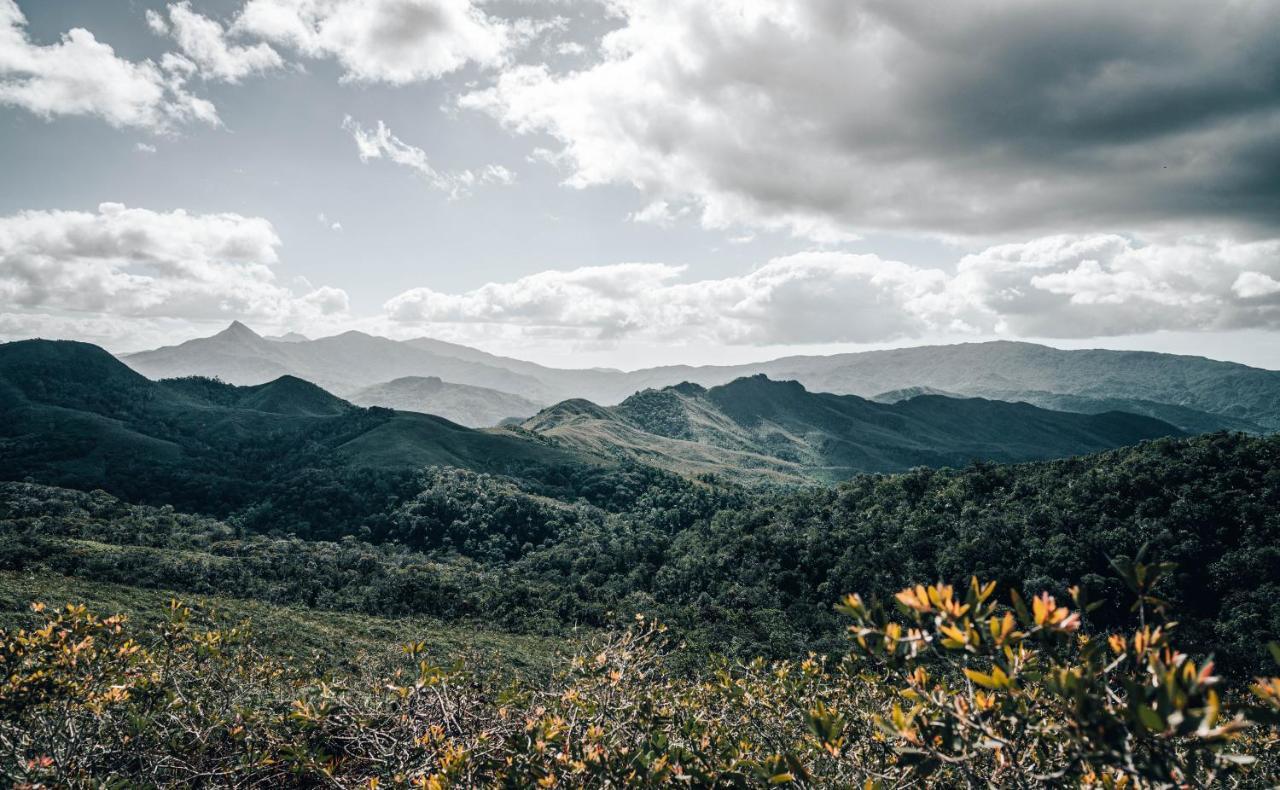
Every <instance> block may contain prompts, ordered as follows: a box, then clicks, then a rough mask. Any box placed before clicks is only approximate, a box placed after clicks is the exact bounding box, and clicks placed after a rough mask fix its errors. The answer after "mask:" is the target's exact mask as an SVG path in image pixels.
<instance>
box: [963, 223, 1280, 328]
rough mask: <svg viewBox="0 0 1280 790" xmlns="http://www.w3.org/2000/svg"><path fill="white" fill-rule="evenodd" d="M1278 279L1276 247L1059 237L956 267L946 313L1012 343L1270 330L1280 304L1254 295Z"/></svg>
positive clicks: (1269, 243) (1279, 316) (994, 250)
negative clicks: (1266, 281) (971, 319)
mask: <svg viewBox="0 0 1280 790" xmlns="http://www.w3.org/2000/svg"><path fill="white" fill-rule="evenodd" d="M1277 274H1280V240H1276V239H1271V240H1266V241H1257V242H1245V243H1241V242H1235V241H1232V240H1230V239H1225V238H1206V237H1202V236H1192V237H1185V238H1180V239H1176V240H1173V241H1167V242H1158V243H1148V244H1143V243H1140V242H1138V241H1135V240H1133V239H1130V238H1126V237H1122V236H1115V235H1108V234H1093V235H1085V236H1063V235H1058V236H1049V237H1045V238H1041V239H1036V240H1034V241H1030V242H1026V243H1022V244H1005V245H999V246H995V247H991V248H989V249H987V250H984V251H982V252H980V253H976V254H973V255H967V256H965V257H964V258H962V259H961V261H960V263H959V265H958V267H957V274H956V276H955V278H954V280H953V282H952V284H951V288H950V299H951V300H952V306H951V308H950V309H954V305H955V304H967V305H971V306H973V307H974V308H975V309H976V310H978V311H979V313H980V314H981V315H982V316H984V317H985V318H984V319H979V320H983V321H984V322H985V323H987V324H989V325H990V326H991V327H992V328H993V329H994V330H995V331H997V332H1001V333H1010V334H1013V335H1015V336H1039V337H1064V338H1065V337H1072V338H1082V337H1098V336H1106V335H1123V334H1134V333H1140V332H1150V331H1156V330H1219V329H1239V328H1273V329H1274V328H1278V327H1280V299H1269V300H1268V299H1266V298H1261V299H1259V298H1258V297H1265V296H1266V294H1264V293H1262V291H1263V290H1265V289H1264V288H1258V287H1257V286H1258V285H1260V284H1262V279H1261V278H1266V277H1269V276H1271V275H1277ZM1242 277H1243V278H1244V279H1243V281H1242V280H1241V278H1242ZM1242 286H1243V287H1242Z"/></svg>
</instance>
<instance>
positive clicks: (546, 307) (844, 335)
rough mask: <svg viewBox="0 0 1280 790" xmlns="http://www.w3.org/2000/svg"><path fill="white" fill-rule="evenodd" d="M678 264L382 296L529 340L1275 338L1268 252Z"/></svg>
mask: <svg viewBox="0 0 1280 790" xmlns="http://www.w3.org/2000/svg"><path fill="white" fill-rule="evenodd" d="M685 273H686V270H685V269H684V268H683V267H677V266H670V265H666V264H658V263H627V264H616V265H611V266H597V267H587V268H581V269H574V270H568V271H547V272H541V273H539V274H534V275H530V276H528V277H523V278H520V279H518V280H514V281H511V282H505V283H489V284H487V285H484V286H482V287H480V288H477V289H475V290H472V291H467V292H465V293H457V294H449V293H441V292H438V291H435V290H432V289H430V288H415V289H412V290H409V291H406V292H404V293H401V294H399V295H397V296H396V297H394V298H392V299H390V300H388V301H387V302H386V304H385V305H384V312H385V315H386V316H387V318H388V319H389V320H390V321H391V322H394V323H396V324H400V325H415V326H416V325H423V326H426V325H434V326H441V327H445V326H450V325H452V326H454V327H458V326H471V327H475V328H476V331H477V332H478V333H479V334H484V333H485V332H488V331H489V328H490V327H502V328H504V329H505V330H506V331H508V332H509V331H510V329H511V328H512V327H516V328H519V330H520V332H522V333H523V334H525V335H526V336H529V337H534V336H544V337H545V336H553V337H558V338H564V339H573V340H579V341H584V342H600V341H603V342H610V343H612V342H616V341H618V340H620V339H622V338H628V339H638V340H643V341H648V342H668V343H679V344H698V343H712V344H721V345H786V344H817V343H870V342H885V341H894V340H903V339H910V338H918V337H924V336H937V335H949V336H955V335H961V336H963V335H966V334H968V335H975V336H977V335H981V336H989V335H1004V336H1011V337H1059V338H1076V337H1095V336H1106V335H1127V334H1135V333H1142V332H1150V331H1155V330H1162V329H1167V330H1216V329H1240V328H1277V327H1280V280H1277V279H1275V277H1277V276H1280V241H1275V240H1272V241H1266V242H1244V243H1237V242H1233V241H1230V240H1226V239H1215V240H1210V239H1205V238H1200V237H1193V238H1184V239H1179V240H1176V241H1173V242H1167V243H1141V242H1138V241H1136V240H1133V239H1129V238H1125V237H1120V236H1112V235H1081V236H1051V237H1044V238H1040V239H1034V240H1032V241H1029V242H1025V243H1021V244H1006V245H998V246H994V247H990V248H988V249H986V250H983V251H981V252H979V253H975V254H972V255H967V256H965V257H964V258H962V259H961V260H960V261H959V262H958V264H957V266H956V267H955V270H954V271H952V272H946V271H943V270H941V269H935V268H924V267H918V266H912V265H909V264H906V263H902V262H899V261H891V260H885V259H883V258H880V257H879V256H876V255H858V254H852V253H845V252H835V251H815V252H805V253H800V254H796V255H789V256H784V257H780V258H775V259H773V260H770V261H768V262H767V263H765V264H763V265H762V266H760V267H758V268H756V269H754V270H753V271H751V272H749V273H747V274H744V275H740V276H734V277H725V278H722V279H707V280H698V281H692V282H682V281H681V280H682V277H683V275H684V274H685Z"/></svg>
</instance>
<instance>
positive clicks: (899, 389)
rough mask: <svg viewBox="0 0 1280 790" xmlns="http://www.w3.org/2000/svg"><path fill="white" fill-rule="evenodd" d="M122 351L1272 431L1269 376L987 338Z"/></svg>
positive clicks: (332, 382) (263, 370) (222, 369)
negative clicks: (590, 349) (688, 351)
mask: <svg viewBox="0 0 1280 790" xmlns="http://www.w3.org/2000/svg"><path fill="white" fill-rule="evenodd" d="M122 359H123V360H124V361H125V362H126V363H127V364H128V365H129V366H130V367H132V368H134V369H135V370H137V371H139V372H141V373H143V374H144V375H146V376H149V377H151V378H171V377H175V376H187V375H203V376H216V377H218V378H221V379H223V380H225V381H229V382H232V383H234V384H261V383H265V382H267V381H270V380H273V379H275V378H278V377H280V376H282V375H286V374H287V375H293V376H297V377H299V378H302V379H305V380H307V381H311V382H314V383H316V384H319V385H320V386H322V387H324V388H325V389H327V390H329V391H331V392H334V393H336V394H338V395H343V396H350V395H353V394H354V393H356V392H358V391H360V390H362V389H365V388H367V387H371V386H373V385H376V384H381V383H384V382H387V381H390V380H393V379H397V378H403V377H436V378H439V379H441V380H442V381H443V382H448V383H451V384H459V385H467V386H476V387H484V388H486V389H491V390H497V391H499V392H503V393H508V394H512V395H518V396H520V397H523V398H527V399H529V400H531V401H534V402H538V403H555V402H559V401H562V400H567V399H572V398H585V399H587V400H590V401H592V402H594V403H601V404H605V405H611V404H617V403H620V402H622V401H623V400H625V399H626V398H627V397H629V396H631V395H632V394H633V393H635V392H638V391H640V390H643V389H648V388H662V387H669V386H672V385H675V384H678V383H680V382H684V381H690V382H694V383H697V384H700V385H702V386H704V387H714V386H719V385H721V384H727V383H729V382H731V381H733V380H735V379H738V378H742V377H744V376H751V375H755V374H757V373H763V374H765V375H766V376H768V377H769V378H771V379H775V380H794V381H798V382H800V383H801V384H802V385H804V386H805V387H806V388H808V389H809V390H811V391H815V392H830V393H834V394H839V395H859V396H861V397H864V398H880V399H897V400H900V399H902V397H903V396H904V395H905V394H910V393H912V392H915V393H940V394H953V395H957V396H962V397H971V398H972V397H980V398H987V399H992V400H1003V401H1010V402H1016V401H1024V402H1027V403H1030V404H1032V405H1035V406H1041V407H1043V408H1048V409H1055V410H1065V411H1075V412H1081V413H1087V414H1101V413H1105V412H1108V411H1115V410H1119V411H1127V412H1132V413H1134V414H1143V415H1146V416H1150V417H1155V418H1157V419H1160V420H1163V421H1165V422H1169V423H1171V424H1173V425H1175V426H1177V427H1178V428H1179V429H1181V430H1184V431H1187V432H1190V433H1200V432H1206V431H1215V430H1222V429H1227V430H1240V431H1246V432H1249V433H1268V432H1271V431H1276V430H1280V371H1272V370H1263V369H1260V368H1253V367H1249V366H1247V365H1239V364H1236V363H1232V362H1220V361H1216V360H1211V359H1205V358H1203V357H1193V356H1181V355H1174V354H1160V353H1155V352H1146V351H1106V350H1078V351H1064V350H1060V349H1055V348H1049V347H1047V346H1041V345H1036V344H1033V343H1020V342H1007V341H996V342H989V343H963V344H958V345H951V346H920V347H915V348H902V349H893V350H888V351H868V352H860V353H849V354H834V355H831V356H793V357H784V358H781V359H775V360H771V361H767V362H760V363H753V364H746V365H732V366H701V367H690V366H668V367H657V368H647V369H642V370H635V371H630V372H625V371H621V370H612V369H600V368H593V369H562V368H551V367H546V366H543V365H538V364H535V363H532V362H527V361H524V360H519V359H513V358H510V357H503V356H499V355H496V354H489V353H487V352H484V351H480V350H478V349H474V348H469V347H467V346H463V345H458V344H456V343H447V342H444V341H440V340H434V339H431V338H417V339H413V340H405V341H393V340H389V339H387V338H381V337H374V336H371V335H366V334H362V333H359V332H347V333H344V334H342V335H337V336H334V337H328V338H320V339H317V340H307V339H305V338H302V337H301V336H289V339H288V342H285V340H284V339H283V338H276V339H267V338H263V337H260V336H258V335H256V334H254V333H253V332H252V331H251V330H249V329H248V328H247V327H245V326H243V325H242V324H238V323H236V324H232V325H231V326H230V327H228V328H227V329H226V330H224V331H223V332H220V333H219V334H217V335H214V336H212V337H208V338H202V339H198V340H192V341H189V342H187V343H183V344H181V345H178V346H171V347H167V348H162V349H157V350H155V351H146V352H140V353H137V354H129V355H125V356H123V357H122Z"/></svg>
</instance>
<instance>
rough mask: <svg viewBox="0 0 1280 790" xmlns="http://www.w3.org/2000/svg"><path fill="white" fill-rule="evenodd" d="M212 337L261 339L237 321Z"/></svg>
mask: <svg viewBox="0 0 1280 790" xmlns="http://www.w3.org/2000/svg"><path fill="white" fill-rule="evenodd" d="M214 337H226V338H246V339H253V340H259V339H261V338H260V337H259V335H258V333H257V332H254V331H253V330H252V329H250V328H249V327H247V326H245V325H244V324H242V323H240V322H239V321H232V322H231V324H230V325H229V326H228V327H227V328H226V329H224V330H222V331H221V332H219V333H218V334H216V335H214Z"/></svg>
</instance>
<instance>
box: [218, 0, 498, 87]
mask: <svg viewBox="0 0 1280 790" xmlns="http://www.w3.org/2000/svg"><path fill="white" fill-rule="evenodd" d="M235 28H236V29H237V30H239V31H243V32H246V33H252V34H254V35H257V36H260V37H262V38H264V39H267V40H269V41H273V42H276V43H278V44H281V45H284V46H289V47H292V48H294V49H297V50H298V51H299V52H301V53H303V54H304V55H307V56H309V57H313V58H334V59H336V60H337V61H338V62H339V63H341V64H342V67H343V68H344V69H345V71H346V78H348V79H351V80H356V81H361V82H386V83H391V84H395V85H403V84H406V83H411V82H418V81H422V80H432V79H436V78H439V77H441V76H443V75H445V74H449V73H451V72H455V71H458V70H459V69H461V68H463V67H464V66H466V65H468V64H473V63H474V64H477V65H480V66H496V65H499V64H501V63H503V62H504V60H505V58H506V55H507V51H508V48H509V47H511V46H513V45H515V44H516V43H517V41H516V39H517V38H518V37H517V36H516V35H515V34H514V33H513V31H512V29H511V27H510V25H508V24H507V23H504V22H502V21H500V20H496V19H493V18H491V17H489V16H488V15H487V14H485V13H484V12H483V11H482V10H480V8H479V7H478V6H477V5H475V4H473V3H471V2H470V0H249V2H248V3H247V4H246V5H245V7H244V9H243V10H242V11H241V13H240V15H239V17H238V18H237V20H236V23H235Z"/></svg>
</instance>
